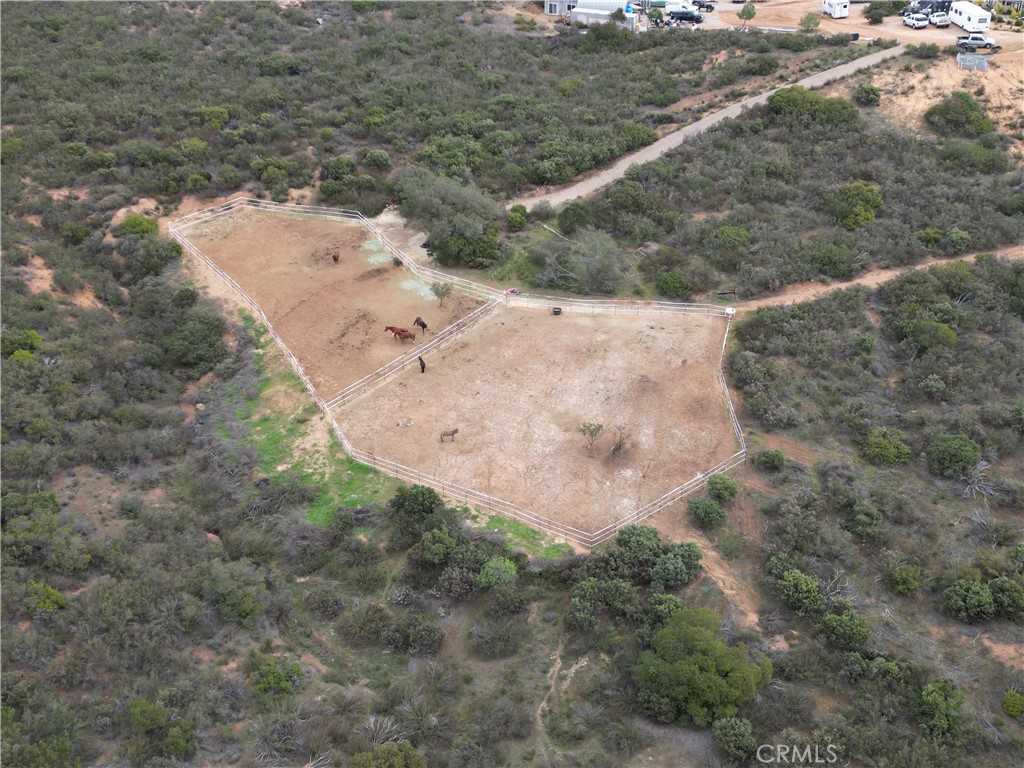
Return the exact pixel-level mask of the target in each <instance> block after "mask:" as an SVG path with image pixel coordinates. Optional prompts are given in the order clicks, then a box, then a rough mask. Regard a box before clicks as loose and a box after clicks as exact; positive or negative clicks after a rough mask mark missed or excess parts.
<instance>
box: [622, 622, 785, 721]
mask: <svg viewBox="0 0 1024 768" xmlns="http://www.w3.org/2000/svg"><path fill="white" fill-rule="evenodd" d="M720 627H721V618H720V617H719V616H718V614H716V613H715V612H714V611H712V610H709V609H707V608H683V609H681V610H680V611H678V612H677V613H675V614H674V615H673V616H672V617H671V618H670V619H669V620H668V622H667V623H666V624H665V626H664V627H662V628H661V629H659V630H658V631H657V632H655V633H654V637H653V638H652V640H651V649H650V650H648V651H644V652H643V653H642V654H640V656H639V658H638V659H637V661H636V663H635V664H634V665H633V680H634V683H635V684H636V687H637V700H638V702H639V704H640V708H641V709H642V710H643V711H644V712H645V713H646V714H648V715H650V716H651V717H653V718H654V719H655V720H657V721H658V722H662V723H671V722H677V723H680V724H693V725H696V726H699V727H702V728H706V727H708V726H709V725H711V723H713V722H714V721H715V720H718V719H721V718H726V717H732V716H733V715H735V714H736V711H737V709H738V707H739V706H741V705H743V704H745V703H747V702H748V701H751V700H752V699H753V698H754V697H755V696H756V695H757V692H758V691H760V690H761V689H762V688H764V687H765V686H766V685H767V684H768V682H769V681H770V680H771V677H772V665H771V662H770V661H769V660H768V658H767V657H765V656H764V654H760V653H759V654H757V661H756V662H752V661H751V660H750V654H749V652H748V651H747V648H746V646H745V645H743V644H742V643H740V644H737V645H734V646H727V645H726V644H725V642H724V640H723V639H722V637H721V634H720Z"/></svg>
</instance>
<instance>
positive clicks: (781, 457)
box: [754, 450, 786, 472]
mask: <svg viewBox="0 0 1024 768" xmlns="http://www.w3.org/2000/svg"><path fill="white" fill-rule="evenodd" d="M754 465H755V466H757V467H758V468H759V469H763V470H764V471H765V472H781V471H782V470H783V469H785V468H786V455H785V454H784V453H783V452H782V451H773V450H765V451H758V453H757V455H756V456H754Z"/></svg>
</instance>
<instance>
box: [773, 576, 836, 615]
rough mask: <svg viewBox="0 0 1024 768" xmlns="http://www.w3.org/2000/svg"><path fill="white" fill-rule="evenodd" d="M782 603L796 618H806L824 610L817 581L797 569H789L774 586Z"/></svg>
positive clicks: (823, 602)
mask: <svg viewBox="0 0 1024 768" xmlns="http://www.w3.org/2000/svg"><path fill="white" fill-rule="evenodd" d="M776 586H777V587H778V590H779V597H780V598H782V602H784V603H785V604H786V605H788V606H789V607H790V608H792V609H793V610H794V611H796V614H797V616H808V615H811V614H815V613H821V612H822V611H823V610H825V597H824V596H823V595H822V594H821V588H820V587H819V586H818V580H817V579H815V578H814V577H813V576H808V575H807V574H806V573H804V572H803V571H801V570H799V569H797V568H790V569H789V570H788V571H786V572H785V573H784V574H782V578H781V579H779V581H778V584H777V585H776Z"/></svg>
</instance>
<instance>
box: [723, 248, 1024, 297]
mask: <svg viewBox="0 0 1024 768" xmlns="http://www.w3.org/2000/svg"><path fill="white" fill-rule="evenodd" d="M977 255H978V254H976V253H971V254H968V255H966V256H958V257H956V258H952V259H936V258H929V259H925V260H924V261H922V262H921V263H920V264H914V265H913V266H910V267H905V268H903V269H871V270H868V271H867V272H865V273H864V274H863V275H861V276H860V277H858V278H855V279H853V280H848V281H846V282H842V283H828V284H823V283H815V282H808V283H793V284H792V285H789V286H787V287H786V288H785V289H784V290H783V291H782V293H779V294H776V295H775V296H766V297H765V298H763V299H751V300H750V301H742V302H737V303H736V304H734V305H733V306H734V307H735V308H736V311H737V312H753V311H754V310H757V309H761V308H762V307H779V306H783V305H785V304H800V303H802V302H805V301H813V300H814V299H820V298H821V297H822V296H825V295H827V294H829V293H832V292H833V291H841V290H843V289H844V288H850V287H852V286H854V285H866V286H867V287H869V288H877V287H878V286H880V285H882V284H884V283H888V282H890V281H892V280H896V279H897V278H900V277H903V275H905V274H907V273H908V272H913V271H914V270H916V269H927V268H928V267H934V266H935V265H937V264H949V263H950V262H953V261H974V260H975V258H976V257H977ZM997 255H998V256H1000V257H1001V258H1004V259H1009V260H1010V261H1024V245H1018V246H1014V247H1012V248H1010V249H1008V250H1006V251H1003V252H1002V253H999V254H997Z"/></svg>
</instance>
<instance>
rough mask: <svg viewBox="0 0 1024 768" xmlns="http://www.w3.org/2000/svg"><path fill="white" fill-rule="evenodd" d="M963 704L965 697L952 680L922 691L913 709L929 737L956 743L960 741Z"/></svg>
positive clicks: (936, 683) (939, 682)
mask: <svg viewBox="0 0 1024 768" xmlns="http://www.w3.org/2000/svg"><path fill="white" fill-rule="evenodd" d="M963 703H964V695H963V693H961V692H960V691H958V690H957V688H956V686H955V685H954V684H953V681H952V680H938V681H936V682H934V683H929V684H928V685H926V686H924V688H922V689H921V693H920V694H919V695H918V697H917V700H916V701H915V702H914V707H913V708H914V714H915V715H916V716H917V722H918V725H920V726H921V727H922V728H923V729H924V730H925V732H926V733H927V734H928V735H929V736H932V737H933V738H938V739H942V740H943V741H946V742H948V743H956V742H957V741H959V735H960V710H961V709H962V707H963Z"/></svg>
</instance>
